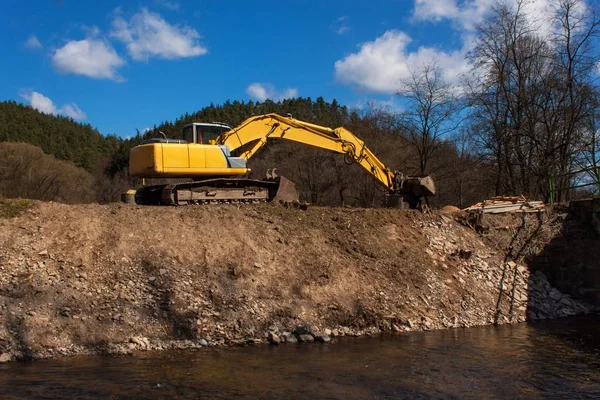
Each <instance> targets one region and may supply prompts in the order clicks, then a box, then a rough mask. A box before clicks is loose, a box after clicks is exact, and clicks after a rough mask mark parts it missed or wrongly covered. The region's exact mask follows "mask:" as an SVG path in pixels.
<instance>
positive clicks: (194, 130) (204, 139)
mask: <svg viewBox="0 0 600 400" xmlns="http://www.w3.org/2000/svg"><path fill="white" fill-rule="evenodd" d="M230 130H231V127H230V126H228V125H225V124H222V123H220V122H213V123H198V122H194V123H191V124H187V125H184V126H183V129H182V135H183V137H182V139H183V140H185V141H186V142H188V143H198V144H214V141H215V140H216V139H217V138H218V137H219V136H221V135H222V134H223V133H225V132H227V131H230Z"/></svg>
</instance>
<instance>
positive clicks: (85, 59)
mask: <svg viewBox="0 0 600 400" xmlns="http://www.w3.org/2000/svg"><path fill="white" fill-rule="evenodd" d="M52 64H53V65H54V67H55V68H56V69H57V70H58V71H59V72H62V73H67V74H68V73H70V74H76V75H84V76H88V77H90V78H95V79H112V80H115V81H121V80H122V79H123V78H122V77H121V76H120V75H119V74H118V73H117V68H119V67H121V66H122V65H124V64H125V61H124V60H123V59H122V58H121V57H119V55H118V54H117V52H116V51H115V49H113V48H112V47H111V46H110V44H108V43H106V42H104V41H102V40H96V39H85V40H73V41H70V42H68V43H67V44H65V45H64V46H63V47H61V48H60V49H58V50H56V51H55V52H54V54H52Z"/></svg>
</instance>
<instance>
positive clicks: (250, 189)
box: [135, 177, 298, 206]
mask: <svg viewBox="0 0 600 400" xmlns="http://www.w3.org/2000/svg"><path fill="white" fill-rule="evenodd" d="M277 200H281V201H286V202H294V201H296V202H297V201H298V193H297V191H296V187H295V185H294V184H293V183H291V182H290V181H289V180H287V179H285V178H283V177H277V178H276V179H270V180H254V179H235V178H216V179H205V180H201V181H192V182H183V183H175V184H170V185H154V186H145V187H143V188H141V189H138V190H137V192H136V195H135V202H136V204H142V205H170V206H182V205H196V204H254V203H265V202H270V201H277Z"/></svg>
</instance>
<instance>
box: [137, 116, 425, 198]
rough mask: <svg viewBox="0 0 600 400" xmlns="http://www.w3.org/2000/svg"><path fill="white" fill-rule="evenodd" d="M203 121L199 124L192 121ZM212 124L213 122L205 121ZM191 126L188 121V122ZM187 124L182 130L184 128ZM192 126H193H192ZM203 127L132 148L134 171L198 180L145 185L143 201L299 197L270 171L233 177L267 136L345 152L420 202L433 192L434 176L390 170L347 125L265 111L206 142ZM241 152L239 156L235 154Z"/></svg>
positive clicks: (399, 192) (394, 191) (383, 181)
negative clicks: (264, 174) (260, 178)
mask: <svg viewBox="0 0 600 400" xmlns="http://www.w3.org/2000/svg"><path fill="white" fill-rule="evenodd" d="M194 125H200V124H194ZM206 125H211V126H213V125H214V124H206ZM186 127H187V126H186ZM186 127H184V131H185V130H186ZM190 132H191V131H190ZM202 136H206V135H201V134H200V133H197V132H195V131H194V133H193V136H192V135H190V134H188V135H187V136H186V134H185V133H184V137H186V139H192V143H190V142H185V141H181V140H173V139H164V140H163V139H159V140H156V139H155V140H154V142H152V143H146V144H142V145H140V146H136V147H135V148H133V149H132V151H131V156H130V174H131V175H132V176H135V177H141V178H146V177H148V178H150V177H154V178H157V177H158V178H192V179H194V180H195V181H192V182H186V183H178V184H173V185H162V186H161V187H160V188H157V187H145V188H142V189H141V190H140V191H138V192H139V193H138V195H137V197H136V201H137V202H138V203H142V204H155V203H161V204H188V203H197V202H199V203H204V202H211V200H212V201H216V200H219V201H221V202H222V201H245V200H249V201H250V202H254V201H272V200H274V199H275V200H277V199H282V200H286V201H290V200H294V197H295V199H296V200H297V192H296V190H295V187H294V185H293V183H291V182H290V181H289V180H287V179H285V178H283V177H277V176H275V175H271V176H269V177H268V179H267V180H263V181H257V180H249V179H240V178H237V179H235V178H232V177H235V176H241V175H245V174H247V173H248V172H249V171H250V170H249V169H248V168H247V166H246V163H247V161H248V160H249V159H250V158H251V157H252V156H253V155H254V154H256V152H257V151H258V150H259V149H260V148H262V147H263V146H264V145H266V143H267V141H268V140H269V139H283V140H290V141H293V142H297V143H301V144H304V145H308V146H311V147H315V148H320V149H324V150H328V151H332V152H334V153H338V154H343V155H344V157H345V158H346V160H347V161H349V162H354V163H357V164H358V165H359V166H360V167H361V168H362V169H363V170H364V171H365V172H367V173H368V174H370V175H371V176H372V177H373V178H374V180H375V181H376V182H377V183H379V184H380V185H381V186H383V187H384V188H386V189H387V191H388V193H389V194H390V195H396V196H399V197H401V198H405V197H406V198H408V201H409V204H410V205H411V207H413V208H414V207H416V206H418V204H419V203H420V199H421V198H422V197H427V196H433V195H435V185H434V183H433V180H432V179H431V178H430V177H410V176H404V175H402V174H401V173H400V172H398V171H392V170H390V169H389V168H388V167H387V166H386V165H385V164H383V163H382V162H381V161H380V160H379V159H378V158H377V157H376V156H375V154H373V152H372V151H371V150H369V148H368V147H367V146H366V145H365V143H364V142H363V141H362V140H361V139H360V138H358V137H356V136H355V135H354V134H353V133H352V132H350V131H349V130H347V129H345V128H343V127H340V128H335V129H332V128H328V127H324V126H320V125H316V124H311V123H308V122H304V121H300V120H296V119H294V118H292V117H284V116H281V115H278V114H265V115H258V116H253V117H250V118H248V119H246V120H245V121H244V122H242V124H240V125H239V126H237V127H235V128H233V129H228V130H226V131H224V132H222V133H221V134H219V135H217V136H215V137H214V138H212V139H209V140H208V142H209V143H203V142H202V140H201V139H200V138H201V137H202ZM232 152H233V153H236V154H238V156H237V157H234V156H232V155H231V154H232Z"/></svg>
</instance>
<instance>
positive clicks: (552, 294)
mask: <svg viewBox="0 0 600 400" xmlns="http://www.w3.org/2000/svg"><path fill="white" fill-rule="evenodd" d="M549 296H550V298H551V299H552V300H556V301H558V300H560V298H561V297H562V293H561V292H559V291H558V290H556V289H552V290H551V291H550V293H549Z"/></svg>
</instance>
